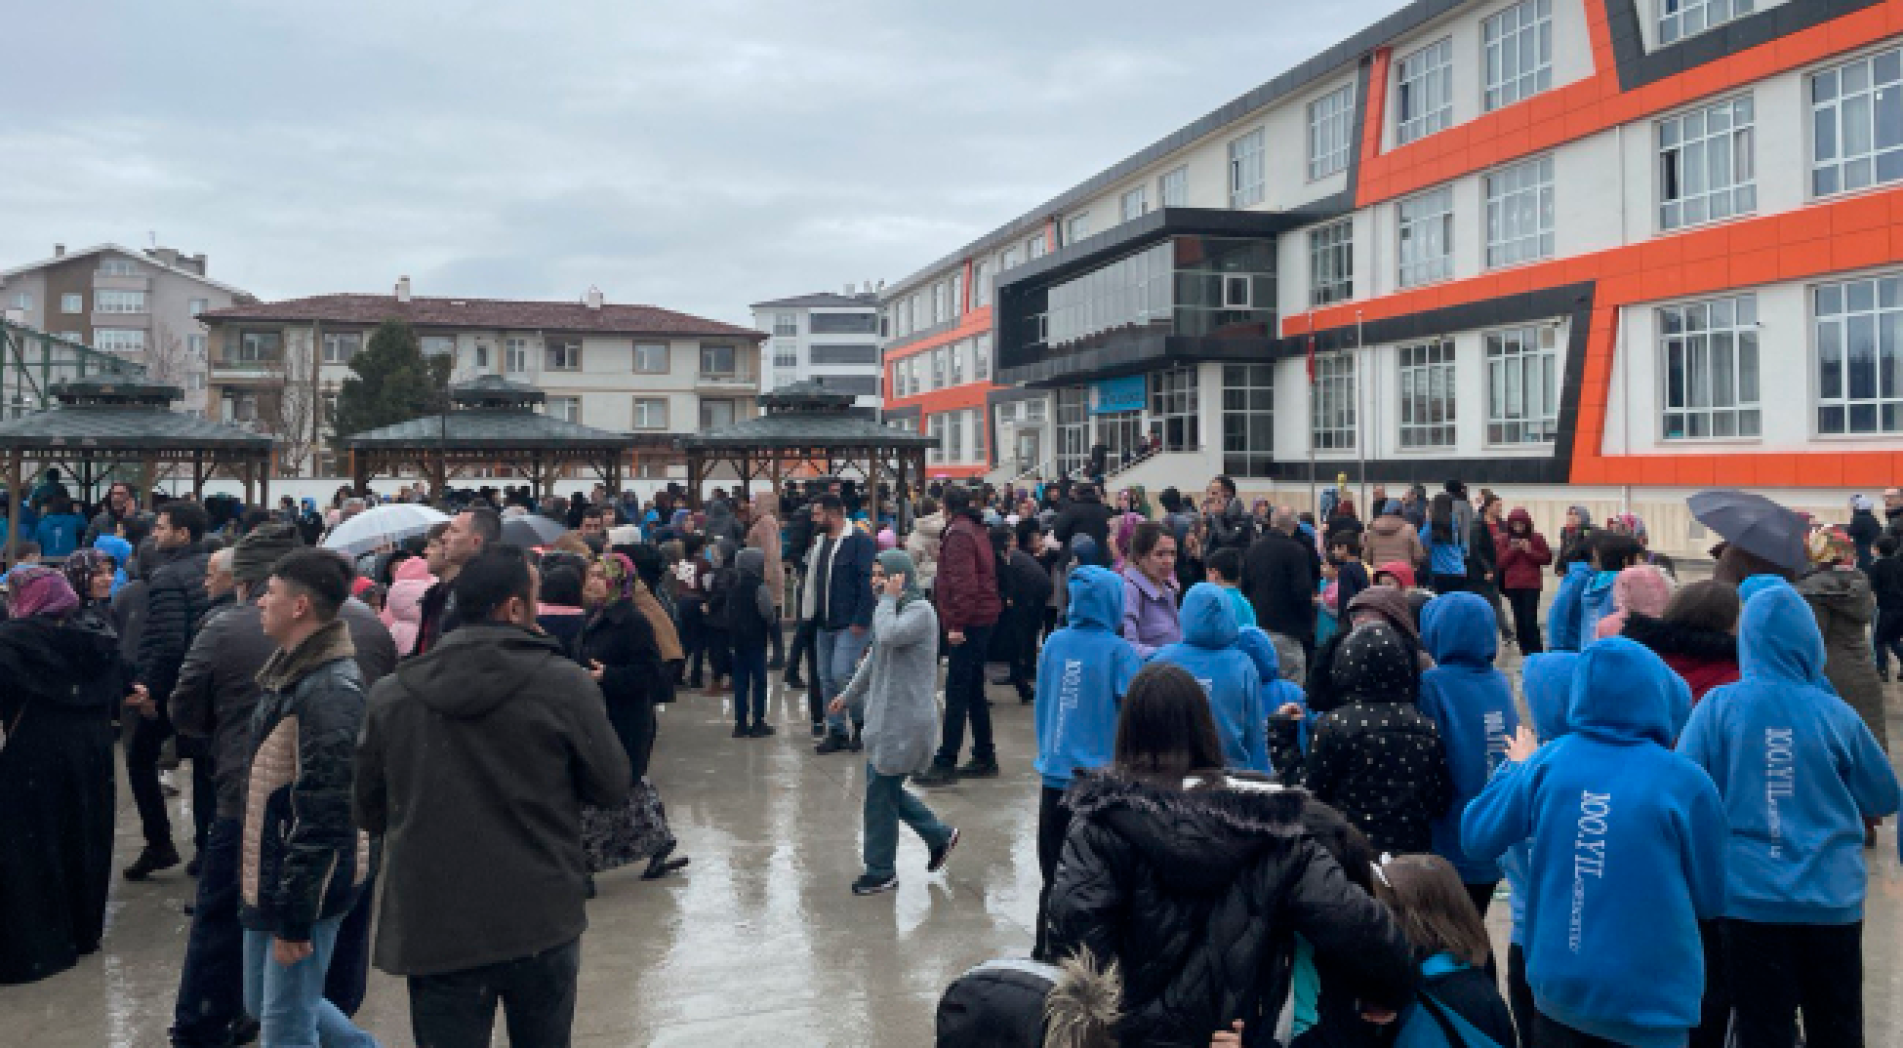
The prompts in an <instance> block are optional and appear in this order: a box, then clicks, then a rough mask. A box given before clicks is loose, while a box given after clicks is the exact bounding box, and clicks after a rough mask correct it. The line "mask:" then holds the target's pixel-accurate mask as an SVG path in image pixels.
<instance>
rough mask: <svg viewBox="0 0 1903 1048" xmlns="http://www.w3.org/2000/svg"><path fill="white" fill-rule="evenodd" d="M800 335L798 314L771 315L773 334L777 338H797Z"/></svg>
mask: <svg viewBox="0 0 1903 1048" xmlns="http://www.w3.org/2000/svg"><path fill="white" fill-rule="evenodd" d="M799 333H800V315H799V314H798V313H775V314H773V334H774V336H775V337H777V338H798V337H799Z"/></svg>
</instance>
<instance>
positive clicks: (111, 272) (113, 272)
mask: <svg viewBox="0 0 1903 1048" xmlns="http://www.w3.org/2000/svg"><path fill="white" fill-rule="evenodd" d="M139 272H140V270H139V267H138V266H136V265H133V264H132V263H131V262H130V261H128V260H126V259H123V258H107V259H101V260H100V262H99V275H100V276H102V277H136V276H138V275H139Z"/></svg>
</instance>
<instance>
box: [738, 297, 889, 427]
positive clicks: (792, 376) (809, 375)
mask: <svg viewBox="0 0 1903 1048" xmlns="http://www.w3.org/2000/svg"><path fill="white" fill-rule="evenodd" d="M752 309H753V326H754V327H756V328H758V329H760V330H761V331H765V332H768V333H770V334H771V335H772V336H773V338H772V340H771V341H770V342H768V343H767V344H766V347H765V348H764V349H763V350H762V353H763V354H764V355H765V357H766V358H767V359H768V360H769V361H770V365H771V366H766V367H762V368H761V369H760V391H761V392H763V393H770V392H772V391H773V390H775V389H778V388H780V387H781V386H790V385H792V384H793V383H795V382H804V381H808V380H811V381H817V382H820V383H821V384H823V385H825V386H826V387H827V388H829V389H832V390H836V391H838V392H841V393H851V394H853V397H854V399H853V410H854V411H855V412H859V413H863V414H865V415H867V416H868V417H874V418H876V417H877V416H878V411H879V401H880V396H879V394H880V382H879V379H880V375H881V373H882V371H881V368H880V366H879V305H878V296H877V295H876V294H875V293H874V291H873V289H872V285H871V283H869V282H868V283H867V284H866V285H865V286H864V287H863V289H861V290H858V291H854V290H853V286H852V285H851V284H847V285H846V287H845V291H844V292H843V293H835V292H819V293H817V294H811V295H798V296H795V297H793V298H782V299H775V300H774V301H771V302H755V303H754V304H753V307H752Z"/></svg>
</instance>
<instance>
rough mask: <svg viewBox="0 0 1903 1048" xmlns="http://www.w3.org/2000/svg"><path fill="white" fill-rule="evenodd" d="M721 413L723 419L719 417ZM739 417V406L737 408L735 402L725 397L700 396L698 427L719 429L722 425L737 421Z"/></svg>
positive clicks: (729, 424)
mask: <svg viewBox="0 0 1903 1048" xmlns="http://www.w3.org/2000/svg"><path fill="white" fill-rule="evenodd" d="M723 409H724V411H723ZM723 414H724V415H725V416H726V417H725V418H724V419H723V418H722V417H721V416H722V415H723ZM739 419H740V408H739V405H738V404H736V403H735V402H734V401H732V400H727V399H710V398H706V397H703V398H701V401H700V428H701V429H703V430H709V429H719V428H721V427H722V426H731V425H733V424H734V423H735V422H737V421H739Z"/></svg>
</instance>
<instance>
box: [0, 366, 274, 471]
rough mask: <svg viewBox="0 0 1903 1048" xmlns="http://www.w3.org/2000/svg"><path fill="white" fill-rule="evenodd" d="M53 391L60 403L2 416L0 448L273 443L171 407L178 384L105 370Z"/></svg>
mask: <svg viewBox="0 0 1903 1048" xmlns="http://www.w3.org/2000/svg"><path fill="white" fill-rule="evenodd" d="M52 392H53V396H54V398H55V399H56V400H58V401H59V403H58V404H57V405H55V406H53V407H50V408H47V409H45V410H43V411H36V412H34V413H32V414H30V415H23V416H21V417H19V418H16V419H10V420H8V421H5V422H0V448H36V449H51V448H62V449H70V448H82V449H83V448H100V449H102V450H113V451H131V450H139V449H145V448H150V449H157V450H168V451H176V450H205V451H251V452H255V453H257V454H268V453H269V452H270V450H271V445H272V443H273V442H272V440H271V438H270V437H269V436H266V435H264V434H262V433H253V432H250V431H249V430H243V429H239V428H238V427H236V426H229V425H226V424H224V423H222V422H213V421H211V420H210V419H204V418H197V417H194V416H191V415H186V414H182V413H179V412H175V411H171V410H168V408H167V406H168V405H169V404H171V403H172V402H173V401H175V400H179V399H181V398H182V397H183V396H184V393H183V392H182V391H181V390H180V389H179V388H178V387H177V386H167V385H161V384H158V383H153V382H146V381H143V380H141V379H137V378H133V379H126V378H119V377H113V376H102V377H97V378H84V379H77V380H74V381H72V382H67V383H64V384H61V385H58V386H55V387H53V390H52Z"/></svg>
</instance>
